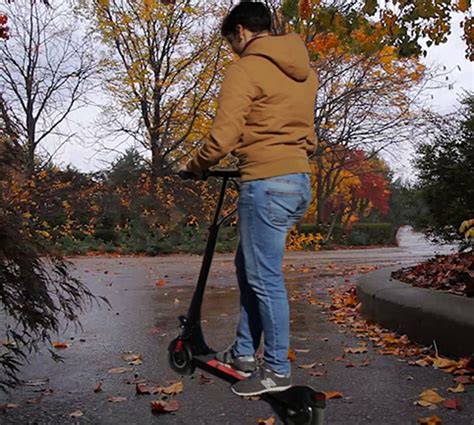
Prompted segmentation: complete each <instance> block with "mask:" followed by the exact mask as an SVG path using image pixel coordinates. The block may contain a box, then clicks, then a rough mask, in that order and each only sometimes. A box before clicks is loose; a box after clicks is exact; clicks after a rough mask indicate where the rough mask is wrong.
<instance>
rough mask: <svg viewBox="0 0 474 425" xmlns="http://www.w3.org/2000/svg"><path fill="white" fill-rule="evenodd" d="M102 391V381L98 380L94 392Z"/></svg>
mask: <svg viewBox="0 0 474 425" xmlns="http://www.w3.org/2000/svg"><path fill="white" fill-rule="evenodd" d="M101 391H102V382H99V383H98V384H97V385H96V386H95V388H94V392H95V393H100V392H101Z"/></svg>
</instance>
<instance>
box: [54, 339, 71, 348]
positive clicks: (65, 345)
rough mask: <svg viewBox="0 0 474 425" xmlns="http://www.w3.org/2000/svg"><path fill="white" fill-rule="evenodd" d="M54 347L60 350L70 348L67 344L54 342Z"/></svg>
mask: <svg viewBox="0 0 474 425" xmlns="http://www.w3.org/2000/svg"><path fill="white" fill-rule="evenodd" d="M53 347H54V348H58V349H61V348H68V347H69V344H68V343H67V342H60V341H54V342H53Z"/></svg>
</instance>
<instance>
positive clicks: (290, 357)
mask: <svg viewBox="0 0 474 425" xmlns="http://www.w3.org/2000/svg"><path fill="white" fill-rule="evenodd" d="M288 360H289V361H290V362H294V361H295V360H296V353H295V350H293V349H292V348H289V349H288Z"/></svg>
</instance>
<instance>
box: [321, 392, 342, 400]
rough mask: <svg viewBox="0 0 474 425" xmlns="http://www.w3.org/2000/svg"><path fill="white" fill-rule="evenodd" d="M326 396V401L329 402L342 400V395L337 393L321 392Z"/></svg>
mask: <svg viewBox="0 0 474 425" xmlns="http://www.w3.org/2000/svg"><path fill="white" fill-rule="evenodd" d="M323 393H324V395H325V396H326V400H331V399H332V398H342V397H343V394H342V393H341V392H339V391H323Z"/></svg>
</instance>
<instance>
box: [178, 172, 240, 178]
mask: <svg viewBox="0 0 474 425" xmlns="http://www.w3.org/2000/svg"><path fill="white" fill-rule="evenodd" d="M178 176H179V177H180V178H181V179H183V180H190V179H193V178H195V174H194V173H192V172H191V171H185V170H181V171H179V172H178ZM208 177H220V178H228V179H238V178H239V177H240V172H239V171H238V170H235V169H234V170H232V169H221V170H212V171H211V170H207V171H206V172H204V175H203V180H206V179H207V178H208Z"/></svg>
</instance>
